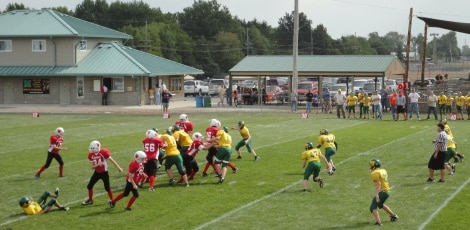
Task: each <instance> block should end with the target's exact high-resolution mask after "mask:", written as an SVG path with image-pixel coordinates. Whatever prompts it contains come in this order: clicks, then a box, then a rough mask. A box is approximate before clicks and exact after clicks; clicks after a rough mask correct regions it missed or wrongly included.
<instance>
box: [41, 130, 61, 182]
mask: <svg viewBox="0 0 470 230" xmlns="http://www.w3.org/2000/svg"><path fill="white" fill-rule="evenodd" d="M64 132H65V131H64V128H62V127H58V128H56V129H55V134H54V135H51V137H50V138H49V149H47V159H46V163H45V164H44V165H43V166H41V168H39V170H38V171H37V172H36V174H35V175H34V177H35V178H36V179H37V178H39V177H41V173H42V172H43V171H44V170H46V169H47V168H49V166H50V165H51V163H52V158H54V159H55V160H56V161H57V162H58V163H59V177H63V176H64V174H63V172H64V161H63V160H62V156H61V155H60V153H59V151H60V150H67V148H66V147H63V146H62V142H64Z"/></svg>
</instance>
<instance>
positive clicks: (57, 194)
mask: <svg viewBox="0 0 470 230" xmlns="http://www.w3.org/2000/svg"><path fill="white" fill-rule="evenodd" d="M54 193H55V197H58V196H59V188H55V191H54Z"/></svg>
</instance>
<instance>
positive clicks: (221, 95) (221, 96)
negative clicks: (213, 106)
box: [217, 85, 225, 106]
mask: <svg viewBox="0 0 470 230" xmlns="http://www.w3.org/2000/svg"><path fill="white" fill-rule="evenodd" d="M224 95H225V85H222V86H220V87H219V91H218V96H219V102H218V103H217V105H218V106H220V105H222V106H224Z"/></svg>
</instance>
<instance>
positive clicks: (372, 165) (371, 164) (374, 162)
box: [369, 159, 380, 169]
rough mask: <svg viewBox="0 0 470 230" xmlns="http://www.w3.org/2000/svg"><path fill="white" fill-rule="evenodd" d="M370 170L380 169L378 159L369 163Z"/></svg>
mask: <svg viewBox="0 0 470 230" xmlns="http://www.w3.org/2000/svg"><path fill="white" fill-rule="evenodd" d="M369 166H370V169H376V168H380V161H379V160H378V159H371V160H370V161H369Z"/></svg>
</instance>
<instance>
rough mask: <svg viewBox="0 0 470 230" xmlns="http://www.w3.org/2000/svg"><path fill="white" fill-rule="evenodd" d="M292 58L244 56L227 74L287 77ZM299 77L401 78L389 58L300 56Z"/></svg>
mask: <svg viewBox="0 0 470 230" xmlns="http://www.w3.org/2000/svg"><path fill="white" fill-rule="evenodd" d="M292 71H293V56H292V55H283V56H246V57H245V58H244V59H243V60H241V61H240V62H239V63H238V64H236V65H235V66H234V67H233V68H231V69H230V70H229V72H230V74H231V75H241V76H246V75H291V74H292ZM298 72H299V75H355V74H357V75H377V74H385V73H387V74H403V73H404V68H403V65H402V64H401V63H400V62H399V61H398V59H397V58H396V57H395V56H391V55H301V56H299V57H298Z"/></svg>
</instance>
